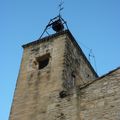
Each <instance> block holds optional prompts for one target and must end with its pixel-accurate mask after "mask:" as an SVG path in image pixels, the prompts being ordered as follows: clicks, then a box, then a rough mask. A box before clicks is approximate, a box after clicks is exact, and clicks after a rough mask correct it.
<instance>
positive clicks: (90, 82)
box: [79, 66, 120, 90]
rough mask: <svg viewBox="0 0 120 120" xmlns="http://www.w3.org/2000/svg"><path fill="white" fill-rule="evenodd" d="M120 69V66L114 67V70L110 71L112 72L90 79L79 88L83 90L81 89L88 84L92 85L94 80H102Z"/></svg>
mask: <svg viewBox="0 0 120 120" xmlns="http://www.w3.org/2000/svg"><path fill="white" fill-rule="evenodd" d="M119 69H120V66H119V67H117V68H116V69H114V70H112V71H110V72H108V73H106V74H104V75H102V76H101V77H99V78H97V79H94V80H92V81H89V82H88V83H87V84H84V85H82V86H80V87H79V89H80V90H81V89H83V88H86V87H87V86H89V85H91V84H92V83H94V82H96V81H98V80H101V79H102V78H104V77H106V76H108V75H110V74H112V73H114V72H116V71H117V70H119Z"/></svg>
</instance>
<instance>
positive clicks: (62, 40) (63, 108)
mask: <svg viewBox="0 0 120 120" xmlns="http://www.w3.org/2000/svg"><path fill="white" fill-rule="evenodd" d="M23 48H24V52H23V57H22V62H21V66H20V71H19V75H18V80H17V85H16V89H15V94H14V99H13V104H12V108H11V113H10V120H79V119H80V118H79V117H80V116H79V111H80V110H79V109H80V108H79V104H80V103H79V101H80V100H79V92H78V91H79V86H83V85H84V84H86V83H89V82H90V81H92V80H95V79H96V78H97V77H98V76H97V74H96V72H95V71H94V69H93V68H92V66H91V64H90V63H89V61H88V60H87V58H86V57H85V55H84V53H83V52H82V50H81V48H80V47H79V45H78V44H77V42H76V41H75V39H74V37H73V36H72V34H71V33H70V31H69V30H62V31H59V32H56V33H55V34H52V35H50V36H47V37H44V38H42V39H39V40H36V41H34V42H31V43H28V44H26V45H23Z"/></svg>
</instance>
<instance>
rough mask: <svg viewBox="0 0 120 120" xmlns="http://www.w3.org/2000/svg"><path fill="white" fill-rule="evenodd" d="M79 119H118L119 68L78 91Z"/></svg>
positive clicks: (119, 102)
mask: <svg viewBox="0 0 120 120" xmlns="http://www.w3.org/2000/svg"><path fill="white" fill-rule="evenodd" d="M79 95H80V98H79V104H80V120H120V69H117V70H115V71H113V72H111V73H109V74H107V75H105V76H103V77H102V78H99V79H98V80H96V81H94V82H93V83H91V84H89V85H88V86H86V87H83V88H81V90H80V91H79Z"/></svg>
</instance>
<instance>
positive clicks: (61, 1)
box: [59, 0, 64, 15]
mask: <svg viewBox="0 0 120 120" xmlns="http://www.w3.org/2000/svg"><path fill="white" fill-rule="evenodd" d="M63 4H64V2H63V0H60V4H59V15H61V11H62V10H63V9H64V7H63Z"/></svg>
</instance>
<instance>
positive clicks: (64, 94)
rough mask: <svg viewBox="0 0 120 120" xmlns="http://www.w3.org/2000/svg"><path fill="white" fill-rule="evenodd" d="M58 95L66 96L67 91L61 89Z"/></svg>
mask: <svg viewBox="0 0 120 120" xmlns="http://www.w3.org/2000/svg"><path fill="white" fill-rule="evenodd" d="M59 96H60V98H64V97H66V96H67V92H66V91H64V90H63V91H61V92H60V93H59Z"/></svg>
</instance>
